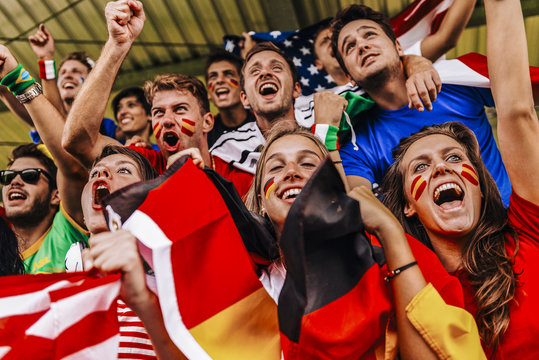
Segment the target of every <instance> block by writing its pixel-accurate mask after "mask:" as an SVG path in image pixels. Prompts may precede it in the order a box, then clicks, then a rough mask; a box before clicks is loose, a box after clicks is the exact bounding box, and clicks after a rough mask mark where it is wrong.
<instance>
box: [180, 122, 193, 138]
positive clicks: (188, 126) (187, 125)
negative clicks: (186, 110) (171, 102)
mask: <svg viewBox="0 0 539 360" xmlns="http://www.w3.org/2000/svg"><path fill="white" fill-rule="evenodd" d="M181 132H182V133H184V134H185V135H187V136H193V134H194V133H195V122H194V121H192V120H189V119H182V128H181Z"/></svg>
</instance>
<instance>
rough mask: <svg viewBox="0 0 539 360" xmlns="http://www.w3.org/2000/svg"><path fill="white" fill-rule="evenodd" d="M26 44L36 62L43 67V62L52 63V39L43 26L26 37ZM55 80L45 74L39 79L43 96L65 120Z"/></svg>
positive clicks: (64, 110)
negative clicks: (40, 63)
mask: <svg viewBox="0 0 539 360" xmlns="http://www.w3.org/2000/svg"><path fill="white" fill-rule="evenodd" d="M28 42H29V43H30V47H31V48H32V51H33V52H34V53H35V54H36V56H37V58H38V61H40V62H42V61H43V62H44V63H43V65H44V67H45V62H48V61H54V38H53V37H52V35H51V33H50V32H49V30H47V28H46V27H45V24H40V25H39V29H38V30H37V32H36V33H35V34H34V35H31V36H30V37H28ZM40 67H41V66H40ZM56 80H57V79H56V75H53V74H47V75H46V76H45V78H44V79H43V78H42V79H41V85H43V94H44V95H45V97H46V98H47V99H48V100H49V101H50V102H51V104H53V105H54V107H55V108H56V110H58V112H59V113H60V114H61V115H62V116H63V117H64V118H65V116H66V115H67V112H66V109H65V108H64V104H63V102H62V98H61V97H60V91H59V90H58V84H57V83H56Z"/></svg>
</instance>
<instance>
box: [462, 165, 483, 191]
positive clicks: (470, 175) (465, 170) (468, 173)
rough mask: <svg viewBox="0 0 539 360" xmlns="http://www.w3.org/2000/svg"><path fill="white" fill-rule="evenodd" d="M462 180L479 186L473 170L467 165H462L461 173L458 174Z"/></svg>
mask: <svg viewBox="0 0 539 360" xmlns="http://www.w3.org/2000/svg"><path fill="white" fill-rule="evenodd" d="M460 174H461V175H462V177H463V178H465V179H466V180H468V181H469V182H470V183H471V184H472V185H475V186H477V185H479V178H478V177H477V173H476V172H475V170H474V168H473V167H471V166H470V165H468V164H462V171H461V173H460Z"/></svg>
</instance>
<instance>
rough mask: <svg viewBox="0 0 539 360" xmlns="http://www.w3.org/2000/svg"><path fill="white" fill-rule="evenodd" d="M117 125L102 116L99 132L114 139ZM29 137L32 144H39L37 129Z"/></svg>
mask: <svg viewBox="0 0 539 360" xmlns="http://www.w3.org/2000/svg"><path fill="white" fill-rule="evenodd" d="M117 127H118V125H116V123H115V122H114V120H112V119H109V118H103V121H102V122H101V125H100V127H99V132H100V133H101V134H103V135H105V136H108V137H110V138H113V139H116V128H117ZM30 137H31V138H32V141H33V142H34V144H39V143H40V142H41V137H40V136H39V133H38V132H37V130H33V131H30ZM122 143H123V142H122Z"/></svg>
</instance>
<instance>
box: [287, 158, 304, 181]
mask: <svg viewBox="0 0 539 360" xmlns="http://www.w3.org/2000/svg"><path fill="white" fill-rule="evenodd" d="M302 178H303V175H302V174H301V169H300V168H299V167H298V164H296V163H295V162H293V161H289V162H288V163H287V164H286V166H285V168H284V177H283V180H294V179H296V180H299V179H302Z"/></svg>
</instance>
